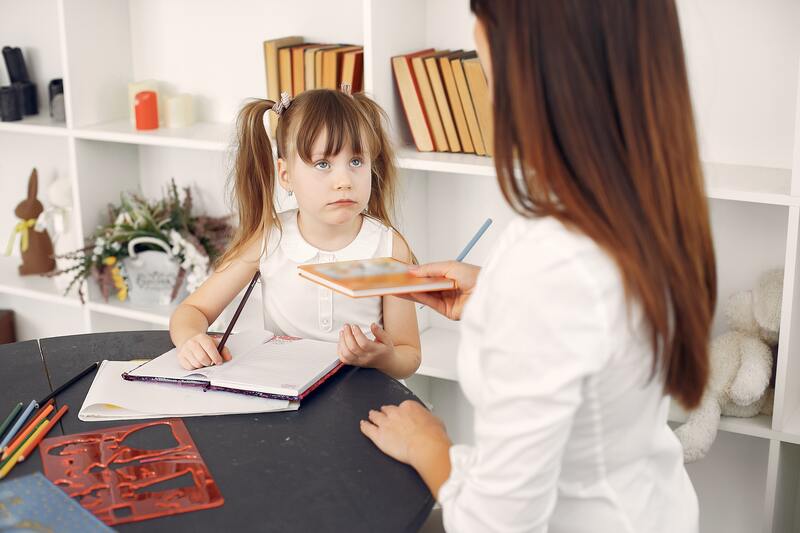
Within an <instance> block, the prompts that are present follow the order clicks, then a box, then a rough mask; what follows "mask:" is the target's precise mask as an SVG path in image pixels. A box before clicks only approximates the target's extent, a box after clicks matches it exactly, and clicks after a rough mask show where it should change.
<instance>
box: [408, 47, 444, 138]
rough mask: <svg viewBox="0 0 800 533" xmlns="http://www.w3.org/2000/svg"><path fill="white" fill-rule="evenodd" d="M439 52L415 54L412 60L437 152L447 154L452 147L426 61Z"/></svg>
mask: <svg viewBox="0 0 800 533" xmlns="http://www.w3.org/2000/svg"><path fill="white" fill-rule="evenodd" d="M436 53H437V52H435V51H434V52H427V53H425V54H415V55H414V56H413V57H412V58H411V67H412V68H413V75H414V77H415V78H416V80H417V86H418V87H419V96H420V98H421V99H422V106H423V107H424V108H425V115H426V116H427V117H428V126H429V127H430V130H431V134H432V135H433V145H434V147H435V148H436V151H437V152H447V151H448V150H449V149H450V147H449V146H448V145H447V137H446V135H445V133H444V126H443V125H442V119H441V117H440V116H439V109H438V108H437V107H436V100H435V99H434V97H433V90H432V89H431V82H430V79H428V72H427V71H426V70H425V59H426V58H428V57H435V56H436Z"/></svg>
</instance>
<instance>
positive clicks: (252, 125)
mask: <svg viewBox="0 0 800 533" xmlns="http://www.w3.org/2000/svg"><path fill="white" fill-rule="evenodd" d="M273 105H274V102H272V101H271V100H253V101H250V102H248V103H246V104H245V105H244V106H243V107H242V109H241V110H240V111H239V115H238V118H237V121H236V130H237V141H238V147H237V151H236V158H235V162H234V166H233V174H232V176H231V179H232V181H233V196H234V198H235V202H236V205H237V209H238V213H239V224H238V226H237V228H236V231H235V233H234V236H233V239H232V241H231V244H230V246H229V247H228V249H227V250H226V252H225V253H224V254H223V255H222V257H220V259H219V261H218V262H217V265H218V266H224V265H226V264H227V263H228V262H229V261H230V260H231V259H233V258H234V257H236V256H237V255H238V254H239V253H241V251H242V249H243V248H244V247H246V246H247V245H248V243H250V242H252V241H253V239H254V238H255V239H260V238H263V236H264V235H265V233H266V232H267V231H269V230H272V229H277V231H281V224H280V220H279V218H278V213H277V210H276V207H275V204H274V198H275V187H276V171H275V161H274V158H273V155H272V143H271V142H270V139H269V136H268V135H267V132H266V130H265V128H264V114H265V113H269V112H270V111H271V109H272V107H273ZM386 123H387V118H386V113H385V112H384V111H383V109H381V108H380V107H379V106H378V104H376V103H375V102H373V101H372V100H371V99H370V98H369V97H368V96H365V95H364V94H361V93H358V94H354V95H352V96H350V95H348V94H346V93H343V92H340V91H334V90H330V89H315V90H311V91H306V92H303V93H300V94H299V95H298V96H297V97H296V98H295V99H294V100H292V102H291V105H290V106H289V107H288V108H287V109H286V110H285V111H283V113H281V115H280V116H279V118H278V127H277V132H276V135H275V136H276V144H277V148H278V150H277V153H278V157H279V158H287V157H293V156H294V154H295V153H296V154H298V155H299V156H300V158H301V159H302V160H303V161H305V162H306V163H309V164H311V151H312V149H313V147H314V143H315V142H316V140H317V138H318V137H319V136H320V135H321V134H323V133H326V134H327V142H326V147H325V156H326V157H329V156H331V155H336V154H338V153H339V152H340V151H341V150H342V148H344V146H345V145H349V147H350V148H351V150H352V152H353V154H357V155H365V154H369V156H370V159H371V160H372V167H371V174H372V183H371V186H372V192H371V194H370V199H369V202H368V204H367V209H366V211H365V213H364V214H365V215H367V216H369V217H372V218H374V219H376V220H378V221H380V222H381V223H383V224H384V225H386V226H388V227H390V228H392V229H393V230H394V231H397V230H396V229H395V227H394V223H393V222H392V218H393V214H394V208H395V196H396V194H397V168H396V166H395V156H394V150H393V148H392V145H391V143H390V141H389V135H388V134H387V132H386V130H387V128H386ZM397 234H398V235H400V234H399V232H397ZM400 238H401V239H403V237H402V235H400ZM406 244H407V243H406ZM412 257H413V256H412Z"/></svg>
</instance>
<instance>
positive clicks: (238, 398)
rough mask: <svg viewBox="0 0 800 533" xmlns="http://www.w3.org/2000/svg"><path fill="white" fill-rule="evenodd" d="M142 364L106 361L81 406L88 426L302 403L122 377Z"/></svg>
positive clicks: (268, 409) (262, 410)
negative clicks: (96, 423)
mask: <svg viewBox="0 0 800 533" xmlns="http://www.w3.org/2000/svg"><path fill="white" fill-rule="evenodd" d="M141 363H142V362H141V361H103V362H102V363H101V364H100V368H99V369H98V370H97V373H96V375H95V377H94V381H93V382H92V386H91V387H90V388H89V393H88V394H87V395H86V399H85V400H84V402H83V405H82V406H81V410H80V412H79V413H78V418H79V419H81V420H83V421H85V422H93V421H101V420H135V419H143V418H164V417H175V416H177V417H185V416H208V415H229V414H241V413H265V412H272V411H293V410H296V409H297V408H298V406H299V403H298V402H290V401H288V400H275V399H271V398H260V397H258V396H246V395H243V394H231V393H229V392H218V391H204V390H203V389H200V388H197V387H180V386H175V385H172V384H164V383H147V382H143V381H129V380H125V379H123V378H122V374H123V373H125V372H128V371H130V370H133V369H134V368H136V367H137V366H139V365H141Z"/></svg>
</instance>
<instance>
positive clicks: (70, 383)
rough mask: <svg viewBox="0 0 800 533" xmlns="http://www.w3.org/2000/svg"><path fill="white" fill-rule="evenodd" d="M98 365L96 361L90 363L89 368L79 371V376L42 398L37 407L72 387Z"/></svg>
mask: <svg viewBox="0 0 800 533" xmlns="http://www.w3.org/2000/svg"><path fill="white" fill-rule="evenodd" d="M99 364H100V363H98V362H97V361H95V362H94V363H92V364H91V365H89V366H87V367H86V368H84V369H83V370H81V371H80V373H79V374H77V375H76V376H74V377H72V378H71V379H70V380H69V381H67V382H66V383H64V384H63V385H61V386H60V387H59V388H57V389H56V390H54V391H53V392H51V393H50V394H48V395H47V396H45V397H44V398H42V401H40V402H39V405H41V404H43V403H45V402H46V401H48V400H49V399H50V398H55V397H56V396H58V395H59V394H60V393H61V392H63V391H64V390H65V389H66V388H67V387H70V386H72V385H73V384H74V383H75V382H76V381H78V380H79V379H81V378H82V377H83V376H85V375H86V374H88V373H89V372H91V371H92V370H94V369H95V368H97V366H98V365H99Z"/></svg>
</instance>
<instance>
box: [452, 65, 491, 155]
mask: <svg viewBox="0 0 800 533" xmlns="http://www.w3.org/2000/svg"><path fill="white" fill-rule="evenodd" d="M472 57H478V54H477V53H476V52H465V53H463V54H461V55H457V56H455V57H453V58H452V59H451V60H450V65H451V66H452V68H453V78H454V79H455V82H456V88H457V89H458V97H459V99H460V100H461V105H462V106H463V107H464V116H465V117H466V119H467V128H468V129H469V135H470V137H471V138H472V144H473V145H474V146H475V153H476V154H478V155H486V148H485V145H484V144H483V136H482V135H481V128H480V126H479V125H478V115H477V114H476V113H475V105H474V104H473V103H472V95H471V94H470V91H469V85H468V84H467V77H466V76H465V74H464V67H463V65H462V61H463V60H464V59H470V58H472Z"/></svg>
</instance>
